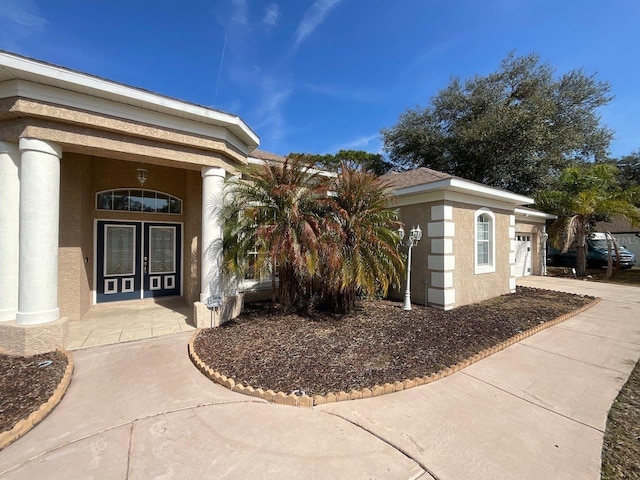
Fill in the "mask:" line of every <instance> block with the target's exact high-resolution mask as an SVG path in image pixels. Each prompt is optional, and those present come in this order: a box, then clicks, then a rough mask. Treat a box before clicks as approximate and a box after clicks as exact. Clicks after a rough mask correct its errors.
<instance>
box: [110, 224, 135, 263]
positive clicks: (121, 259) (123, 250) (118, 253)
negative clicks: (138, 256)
mask: <svg viewBox="0 0 640 480" xmlns="http://www.w3.org/2000/svg"><path fill="white" fill-rule="evenodd" d="M105 230H106V242H105V252H104V257H105V275H133V274H135V261H134V256H135V245H134V241H135V227H134V226H129V225H105Z"/></svg>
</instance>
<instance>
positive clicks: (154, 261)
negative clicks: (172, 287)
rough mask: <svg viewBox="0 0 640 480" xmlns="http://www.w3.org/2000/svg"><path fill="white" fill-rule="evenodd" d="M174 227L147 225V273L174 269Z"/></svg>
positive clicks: (171, 271)
mask: <svg viewBox="0 0 640 480" xmlns="http://www.w3.org/2000/svg"><path fill="white" fill-rule="evenodd" d="M175 252H176V229H175V227H149V273H173V272H175V271H176V265H175Z"/></svg>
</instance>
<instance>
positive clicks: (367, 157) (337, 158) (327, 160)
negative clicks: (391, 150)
mask: <svg viewBox="0 0 640 480" xmlns="http://www.w3.org/2000/svg"><path fill="white" fill-rule="evenodd" d="M289 157H290V158H300V159H303V160H305V161H308V162H310V163H313V164H314V165H315V166H316V167H317V168H320V169H324V170H328V171H331V172H337V171H338V170H339V169H340V168H341V165H343V164H344V165H346V166H348V167H349V168H354V169H357V170H363V171H365V172H370V173H373V174H375V175H384V174H385V173H387V172H389V171H391V170H392V169H393V167H394V164H393V163H391V162H389V161H387V160H386V159H385V158H384V157H383V156H382V155H381V154H379V153H369V152H365V151H363V150H340V151H339V152H338V153H336V154H335V155H332V154H330V153H327V154H325V155H319V154H312V153H291V154H289Z"/></svg>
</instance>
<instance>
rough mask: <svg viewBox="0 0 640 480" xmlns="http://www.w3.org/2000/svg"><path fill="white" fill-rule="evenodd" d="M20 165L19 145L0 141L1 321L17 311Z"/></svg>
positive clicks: (12, 316)
mask: <svg viewBox="0 0 640 480" xmlns="http://www.w3.org/2000/svg"><path fill="white" fill-rule="evenodd" d="M19 168H20V151H19V150H18V145H16V144H13V143H7V142H0V182H1V183H0V322H2V321H5V320H15V319H16V312H17V311H18V228H19V218H20V216H19V211H20V176H19Z"/></svg>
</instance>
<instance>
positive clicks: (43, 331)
mask: <svg viewBox="0 0 640 480" xmlns="http://www.w3.org/2000/svg"><path fill="white" fill-rule="evenodd" d="M68 331H69V319H68V318H67V317H63V318H59V319H57V320H56V321H54V322H48V323H40V324H37V325H18V324H17V323H16V322H15V320H11V321H8V322H2V323H0V351H1V352H3V353H8V354H9V355H37V354H39V353H46V352H51V351H53V350H58V349H64V347H65V345H66V343H67V336H68Z"/></svg>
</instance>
